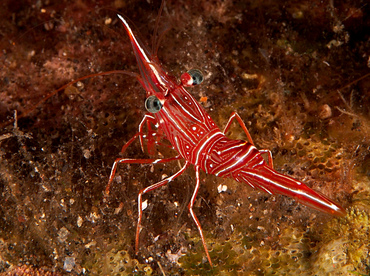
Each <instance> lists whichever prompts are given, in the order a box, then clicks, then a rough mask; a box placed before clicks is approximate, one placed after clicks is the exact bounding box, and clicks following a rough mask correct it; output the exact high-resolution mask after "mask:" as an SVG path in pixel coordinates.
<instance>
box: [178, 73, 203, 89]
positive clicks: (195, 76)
mask: <svg viewBox="0 0 370 276" xmlns="http://www.w3.org/2000/svg"><path fill="white" fill-rule="evenodd" d="M203 79H204V78H203V73H202V72H201V71H200V70H198V69H191V70H189V71H187V72H186V73H183V74H182V75H181V83H182V85H183V86H194V85H198V84H201V83H202V82H203Z"/></svg>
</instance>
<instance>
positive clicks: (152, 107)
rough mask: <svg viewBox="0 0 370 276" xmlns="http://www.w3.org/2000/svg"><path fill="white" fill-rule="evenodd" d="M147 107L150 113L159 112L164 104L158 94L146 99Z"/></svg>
mask: <svg viewBox="0 0 370 276" xmlns="http://www.w3.org/2000/svg"><path fill="white" fill-rule="evenodd" d="M145 108H146V110H148V111H149V112H150V113H157V112H158V111H159V110H161V109H162V104H161V102H160V100H159V99H158V98H157V97H156V96H154V95H152V96H150V97H148V98H147V99H146V100H145Z"/></svg>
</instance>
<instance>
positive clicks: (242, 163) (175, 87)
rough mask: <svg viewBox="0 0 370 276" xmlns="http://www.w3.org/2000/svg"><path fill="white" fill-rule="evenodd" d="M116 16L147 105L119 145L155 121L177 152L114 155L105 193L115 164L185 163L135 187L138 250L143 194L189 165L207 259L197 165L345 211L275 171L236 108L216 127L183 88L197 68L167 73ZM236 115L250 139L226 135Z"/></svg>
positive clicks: (197, 77) (196, 77) (195, 77)
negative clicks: (159, 156)
mask: <svg viewBox="0 0 370 276" xmlns="http://www.w3.org/2000/svg"><path fill="white" fill-rule="evenodd" d="M118 17H119V19H120V20H121V21H122V23H123V26H124V28H125V29H126V31H127V33H128V35H129V38H130V41H131V44H132V47H133V51H134V53H135V56H136V60H137V63H138V67H139V71H140V75H137V78H138V80H139V82H140V83H141V85H142V86H143V88H144V90H145V91H146V102H145V107H146V109H147V111H148V113H147V114H146V115H145V116H144V118H143V120H142V121H141V123H140V124H139V131H138V133H137V134H136V135H135V136H134V137H133V138H131V139H130V140H129V141H128V142H127V143H126V145H125V146H124V147H123V149H122V151H124V150H125V149H126V148H127V147H128V146H129V145H130V144H131V143H132V142H133V141H134V140H135V139H137V138H138V139H139V140H140V144H141V147H142V148H143V139H144V134H143V126H144V125H145V124H146V123H152V124H155V125H158V128H159V129H161V131H162V132H163V133H164V135H165V137H166V139H168V140H169V141H170V143H171V144H172V146H173V148H174V149H175V150H176V151H177V152H178V155H177V156H175V157H172V158H163V159H132V158H119V159H117V160H116V161H115V162H114V164H113V167H112V170H111V174H110V177H109V182H108V185H107V188H106V191H105V194H106V195H108V194H109V189H110V186H111V184H112V182H113V179H114V175H115V172H116V169H117V166H118V164H122V163H125V164H129V163H139V164H156V163H165V162H169V161H172V160H180V159H182V160H184V161H185V164H184V165H183V167H182V168H181V169H180V170H179V171H178V172H177V173H175V174H174V175H172V176H170V177H167V178H165V179H163V180H161V181H159V182H157V183H155V184H152V185H150V186H148V187H147V188H144V189H142V190H141V191H140V192H139V195H138V221H137V227H136V238H135V252H136V253H138V249H139V234H140V230H141V220H142V213H143V199H142V198H143V195H144V194H146V193H148V192H150V191H153V190H154V189H157V188H159V187H161V186H163V185H166V184H167V183H169V182H170V181H172V180H174V179H175V178H176V177H178V176H180V175H181V174H182V173H183V172H184V171H185V170H186V169H187V168H189V167H190V166H191V165H193V166H194V168H195V175H196V180H195V188H194V192H193V194H192V197H191V199H190V202H189V205H188V209H189V212H190V215H191V217H192V219H193V220H194V222H195V224H196V226H197V228H198V231H199V234H200V237H201V240H202V243H203V247H204V250H205V252H206V255H207V258H208V261H209V263H210V264H211V265H212V261H211V258H210V255H209V252H208V249H207V245H206V242H205V238H204V235H203V231H202V228H201V225H200V223H199V220H198V218H197V216H196V214H195V213H194V211H193V206H194V202H195V199H196V196H197V193H198V190H199V185H200V177H199V174H200V170H203V171H204V172H206V173H207V174H214V175H216V176H219V177H223V178H233V179H235V180H236V181H238V182H243V183H246V184H248V185H250V186H252V187H253V188H259V189H261V190H263V191H266V192H267V193H269V194H282V195H286V196H289V197H292V198H294V199H296V200H297V201H298V202H300V203H302V204H304V205H307V206H309V207H311V208H314V209H317V210H319V211H322V212H325V213H328V214H331V215H336V216H342V215H344V214H345V210H344V209H343V208H342V207H341V206H340V205H338V204H337V203H335V202H334V201H332V200H331V199H329V198H327V197H326V196H324V195H322V194H320V193H318V192H315V191H314V190H312V189H310V188H309V187H308V186H306V185H305V184H304V183H302V182H300V181H298V180H295V179H293V178H291V177H289V176H286V175H283V174H281V173H278V172H277V171H275V170H274V169H273V164H272V163H273V162H272V155H271V152H270V151H268V150H258V149H257V148H256V147H255V146H254V144H253V142H252V139H251V137H250V135H249V133H248V130H247V128H246V126H245V124H244V123H243V121H242V119H241V118H240V116H239V115H238V114H237V113H235V112H233V113H232V114H231V117H230V119H229V121H228V123H227V124H226V126H225V128H224V130H223V131H222V130H220V128H219V127H218V126H217V125H216V124H215V123H214V121H213V120H212V119H211V117H210V116H209V115H208V114H207V112H206V111H205V110H204V108H203V107H202V106H201V105H200V104H199V103H198V102H197V101H196V100H195V99H194V98H193V97H192V96H191V95H190V93H188V92H187V91H186V89H185V87H187V86H193V85H196V84H199V83H200V82H201V81H202V80H203V76H202V74H201V72H200V71H199V70H190V71H188V72H186V73H184V74H183V75H182V76H181V78H180V81H177V80H176V78H175V77H173V76H170V75H169V74H168V73H167V72H166V71H165V70H164V69H163V68H162V66H161V65H160V63H159V62H158V60H157V58H156V57H154V56H153V55H152V54H151V53H150V52H149V51H148V50H147V49H146V48H145V47H144V45H142V44H140V42H139V41H138V40H137V38H136V37H135V34H134V33H133V31H132V30H131V28H130V26H129V25H128V23H127V22H126V20H125V19H124V18H123V17H122V16H120V15H118ZM234 120H237V122H238V123H239V124H240V126H241V127H242V129H243V130H244V132H245V133H246V135H247V137H248V140H249V142H247V141H242V140H233V139H230V138H228V137H226V136H225V133H226V132H227V131H228V129H229V128H230V126H231V123H232V122H233V121H234ZM262 154H267V155H268V162H266V161H265V160H264V158H263V156H262Z"/></svg>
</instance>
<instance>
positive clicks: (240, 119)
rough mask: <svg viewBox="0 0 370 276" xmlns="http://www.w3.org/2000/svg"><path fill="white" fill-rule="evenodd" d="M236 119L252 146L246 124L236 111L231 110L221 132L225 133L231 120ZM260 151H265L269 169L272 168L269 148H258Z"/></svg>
mask: <svg viewBox="0 0 370 276" xmlns="http://www.w3.org/2000/svg"><path fill="white" fill-rule="evenodd" d="M234 119H236V120H237V121H238V123H239V125H240V126H241V128H242V129H243V130H244V133H245V134H246V135H247V139H248V142H249V143H251V144H252V145H253V146H254V143H253V140H252V137H251V135H250V133H249V131H248V129H247V127H246V125H245V124H244V122H243V120H242V118H241V117H240V116H239V114H238V113H236V112H235V111H233V112H232V113H231V115H230V118H229V121H228V122H227V124H226V126H225V128H224V131H223V133H224V134H226V132H227V131H228V130H229V129H230V126H231V123H232V122H233V120H234ZM259 151H260V152H261V153H265V154H267V156H268V165H269V167H270V168H271V169H273V168H274V165H273V161H272V153H271V151H270V150H268V149H260V150H259Z"/></svg>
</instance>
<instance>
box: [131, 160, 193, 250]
mask: <svg viewBox="0 0 370 276" xmlns="http://www.w3.org/2000/svg"><path fill="white" fill-rule="evenodd" d="M181 158H182V157H181V156H180V155H178V156H176V157H173V158H166V159H157V160H165V161H163V162H168V161H171V160H176V159H181ZM170 159H171V160H170ZM163 162H158V163H163ZM189 165H190V163H189V162H185V165H184V166H183V167H182V168H181V169H180V170H179V171H178V172H177V173H175V174H173V175H172V176H170V177H167V178H165V179H163V180H161V181H159V182H157V183H155V184H153V185H150V186H149V187H146V188H144V189H142V190H141V191H140V192H139V195H138V198H137V202H138V214H139V215H138V219H137V225H136V238H135V254H136V255H137V254H138V252H139V235H140V231H141V219H142V216H143V195H144V194H146V193H148V192H150V191H153V190H155V189H157V188H159V187H162V186H164V185H166V184H167V183H169V182H171V181H172V180H173V179H175V178H176V177H178V176H180V175H181V174H182V173H183V172H184V171H185V170H186V169H187V168H188V167H189Z"/></svg>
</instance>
